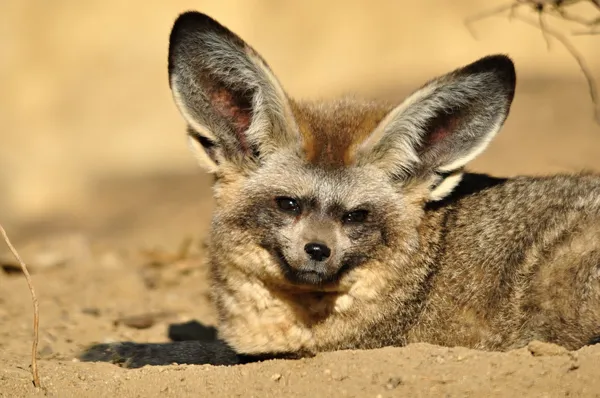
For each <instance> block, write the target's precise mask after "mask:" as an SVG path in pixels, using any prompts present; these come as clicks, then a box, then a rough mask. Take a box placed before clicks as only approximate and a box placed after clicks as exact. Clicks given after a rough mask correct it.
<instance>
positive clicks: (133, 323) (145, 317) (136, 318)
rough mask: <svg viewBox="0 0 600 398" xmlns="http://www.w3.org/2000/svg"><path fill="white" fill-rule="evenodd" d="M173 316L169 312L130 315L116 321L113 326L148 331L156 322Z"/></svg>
mask: <svg viewBox="0 0 600 398" xmlns="http://www.w3.org/2000/svg"><path fill="white" fill-rule="evenodd" d="M172 315H173V314H171V313H169V312H160V313H155V314H153V313H148V314H139V315H131V316H124V317H121V318H119V319H117V320H116V321H115V322H114V324H115V326H117V325H121V324H122V325H125V326H128V327H130V328H133V329H148V328H150V327H152V326H154V325H155V324H156V323H157V322H160V321H162V320H165V319H166V318H169V317H171V316H172Z"/></svg>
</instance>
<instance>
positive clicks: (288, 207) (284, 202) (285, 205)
mask: <svg viewBox="0 0 600 398" xmlns="http://www.w3.org/2000/svg"><path fill="white" fill-rule="evenodd" d="M275 202H277V206H278V207H279V208H280V209H281V210H283V211H285V212H286V213H291V214H296V215H297V214H300V213H301V212H302V210H301V209H300V205H299V204H298V201H297V200H296V199H292V198H286V197H282V196H280V197H278V198H275Z"/></svg>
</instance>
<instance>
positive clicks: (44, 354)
mask: <svg viewBox="0 0 600 398" xmlns="http://www.w3.org/2000/svg"><path fill="white" fill-rule="evenodd" d="M53 353H54V351H53V350H52V347H50V346H49V345H45V346H44V347H42V349H41V350H40V351H39V356H40V357H41V358H45V357H49V356H50V355H52V354H53Z"/></svg>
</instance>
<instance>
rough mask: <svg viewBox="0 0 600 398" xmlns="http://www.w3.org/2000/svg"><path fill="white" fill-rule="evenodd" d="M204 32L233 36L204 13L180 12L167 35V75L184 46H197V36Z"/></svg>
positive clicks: (170, 72)
mask: <svg viewBox="0 0 600 398" xmlns="http://www.w3.org/2000/svg"><path fill="white" fill-rule="evenodd" d="M205 32H215V33H217V34H219V35H226V36H229V37H235V35H234V34H232V33H231V32H230V31H229V29H227V28H226V27H224V26H223V25H221V24H220V23H219V22H217V21H216V20H214V19H213V18H211V17H209V16H208V15H206V14H203V13H201V12H197V11H187V12H184V13H183V14H180V15H179V16H178V17H177V19H176V20H175V22H174V23H173V28H172V29H171V35H170V36H169V67H168V70H169V76H171V74H172V73H173V69H174V67H175V58H176V55H177V54H178V53H180V50H181V49H182V48H185V47H190V46H192V47H193V46H198V45H200V43H198V37H199V35H201V34H202V33H205Z"/></svg>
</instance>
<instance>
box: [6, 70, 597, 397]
mask: <svg viewBox="0 0 600 398" xmlns="http://www.w3.org/2000/svg"><path fill="white" fill-rule="evenodd" d="M584 88H585V86H584V85H583V84H581V82H575V81H570V80H568V81H560V80H554V81H521V82H520V83H519V88H518V92H517V97H516V100H515V104H514V108H513V112H512V114H511V116H510V118H509V120H508V121H507V123H506V128H505V129H504V130H503V131H502V132H501V133H500V135H499V136H498V139H497V140H496V141H495V142H494V143H493V144H492V146H491V147H490V149H489V151H487V152H486V153H485V154H484V155H482V157H481V158H480V159H478V160H477V161H476V162H475V163H474V165H473V168H474V169H475V170H478V171H487V172H490V173H494V174H502V175H514V174H517V173H548V172H555V171H576V170H579V169H582V168H588V169H593V170H600V156H599V153H600V127H598V126H597V125H595V124H594V123H593V121H592V120H591V119H590V114H589V103H588V99H587V97H586V96H585V90H584ZM381 92H383V91H380V93H381ZM382 95H383V94H382ZM209 181H210V180H209V178H208V177H207V176H205V175H203V174H202V173H201V172H200V171H197V172H195V173H190V174H179V175H176V174H165V175H149V176H147V177H144V178H142V177H136V178H129V179H128V178H121V179H117V178H113V179H109V180H105V181H97V182H96V183H95V185H94V187H95V188H94V191H92V192H91V194H90V198H94V199H93V200H92V199H90V200H89V201H88V202H87V205H86V209H85V211H81V212H80V211H73V212H72V213H70V214H66V213H65V214H60V213H57V214H54V215H53V216H52V217H47V218H46V219H43V220H37V221H35V222H28V223H24V222H20V223H19V222H17V223H12V224H11V225H10V228H9V230H10V231H11V234H12V236H13V238H14V239H13V240H14V243H15V244H16V245H17V246H18V248H19V249H20V251H21V254H22V256H23V257H24V258H25V259H26V260H27V261H28V262H29V264H30V267H31V271H32V273H33V280H34V283H35V286H36V288H37V292H38V296H39V299H40V313H41V323H40V335H41V336H40V347H39V350H40V351H39V352H40V355H39V356H40V373H41V376H42V380H43V383H44V385H45V387H46V388H47V392H48V394H49V395H50V396H57V397H68V396H75V395H77V396H94V397H95V396H107V397H108V396H110V397H113V396H124V397H134V396H139V397H152V396H165V397H168V396H173V397H175V396H185V395H190V396H215V397H221V396H222V397H230V396H244V397H251V396H254V397H259V396H260V397H263V396H273V397H280V396H355V397H378V396H380V397H387V396H405V395H408V396H515V395H517V394H518V395H521V396H536V397H537V396H600V379H599V378H598V377H597V374H598V366H597V365H598V363H600V362H599V361H600V346H598V347H586V348H584V349H582V350H580V351H578V352H574V353H568V352H566V351H564V350H562V349H560V348H559V347H555V346H545V345H536V344H532V345H531V346H529V347H526V348H523V349H521V350H517V351H514V352H509V353H486V352H478V351H472V350H467V349H463V348H458V347H457V348H443V347H437V346H431V345H426V344H416V345H411V346H408V347H404V348H385V349H380V350H374V351H356V352H353V351H350V352H334V353H327V354H321V355H318V356H317V357H315V358H311V359H305V360H300V361H284V360H274V361H267V362H263V363H255V364H250V365H243V366H235V367H212V366H184V365H172V366H165V367H145V368H142V369H136V370H128V369H122V368H119V367H117V366H114V365H110V364H106V363H98V364H94V363H80V362H77V361H76V360H74V358H75V357H76V355H77V354H78V353H79V352H80V350H81V349H82V348H83V347H85V346H86V345H88V344H90V343H93V342H105V341H121V340H133V341H138V342H143V341H155V342H159V341H167V328H168V325H169V324H173V323H180V322H185V321H188V320H199V321H201V322H203V323H205V324H213V323H214V321H215V314H214V311H213V309H212V306H211V303H210V300H209V298H208V289H207V283H206V265H205V263H204V262H203V249H202V240H203V237H204V236H205V233H206V228H207V225H208V222H209V218H210V211H211V207H212V200H211V197H210V186H209ZM186 242H187V243H189V242H191V244H187V245H186ZM0 253H5V255H3V256H2V257H1V258H2V259H3V260H2V261H1V262H0V264H1V265H2V269H1V270H0V396H6V397H19V396H34V395H36V394H41V392H37V393H36V391H35V390H34V388H33V387H32V383H31V375H30V373H29V352H30V345H31V323H32V322H31V320H32V310H31V302H30V297H29V292H28V290H27V286H26V283H25V280H24V278H23V277H22V276H21V275H20V274H19V273H18V272H16V271H15V268H14V261H13V260H12V259H11V257H10V256H8V254H7V252H6V251H4V252H2V251H0ZM132 317H133V319H132Z"/></svg>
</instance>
